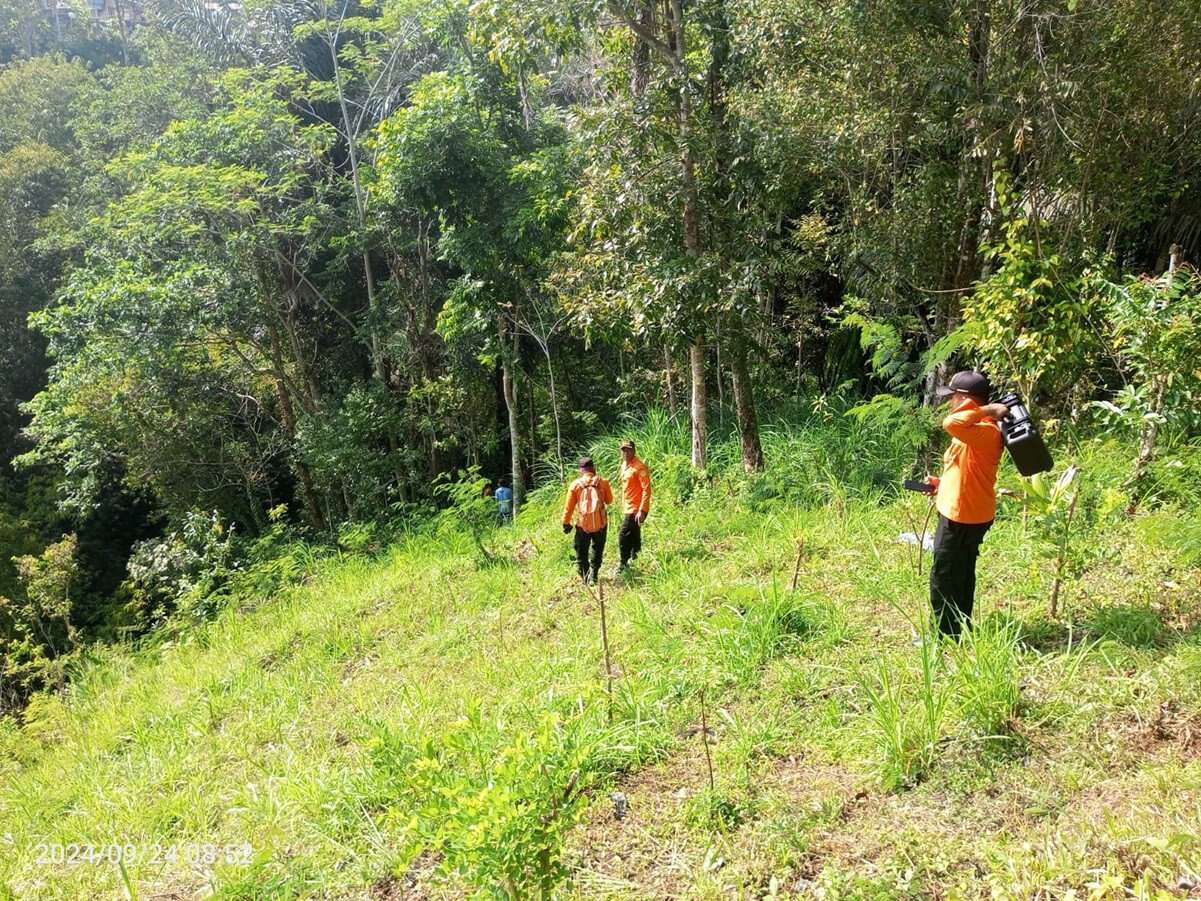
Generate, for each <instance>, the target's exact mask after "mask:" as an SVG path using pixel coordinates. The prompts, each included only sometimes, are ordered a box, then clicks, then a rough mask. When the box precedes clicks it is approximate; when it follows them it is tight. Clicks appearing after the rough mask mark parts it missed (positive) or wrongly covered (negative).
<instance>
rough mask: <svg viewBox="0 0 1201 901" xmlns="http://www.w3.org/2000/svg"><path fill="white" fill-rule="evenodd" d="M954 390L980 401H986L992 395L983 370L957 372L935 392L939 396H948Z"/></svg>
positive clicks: (990, 386)
mask: <svg viewBox="0 0 1201 901" xmlns="http://www.w3.org/2000/svg"><path fill="white" fill-rule="evenodd" d="M956 391H962V392H963V393H964V394H970V395H971V396H972V397H974V398H976V399H977V400H980V401H987V400H988V398H989V397H990V396H991V395H992V384H991V383H990V382H989V381H988V376H986V375H985V374H984V373H983V372H972V371H971V370H970V369H965V370H964V371H963V372H957V373H955V374H954V375H953V376H951V381H950V382H949V383H947V384H946V385H945V386H944V387H942V388H939V389H938V391H936V392H935V393H936V394H937V395H938V396H939V397H950V396H951V395H952V394H954V393H955V392H956Z"/></svg>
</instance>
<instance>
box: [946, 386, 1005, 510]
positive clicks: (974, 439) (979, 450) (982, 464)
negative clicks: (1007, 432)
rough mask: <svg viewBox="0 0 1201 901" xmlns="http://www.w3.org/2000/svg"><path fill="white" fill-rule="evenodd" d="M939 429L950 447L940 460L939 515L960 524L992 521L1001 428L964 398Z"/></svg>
mask: <svg viewBox="0 0 1201 901" xmlns="http://www.w3.org/2000/svg"><path fill="white" fill-rule="evenodd" d="M942 427H943V429H944V430H946V431H947V432H948V433H949V434H950V436H951V446H950V447H948V448H947V452H946V453H945V454H943V458H942V477H941V478H940V479H939V480H938V483H937V484H938V512H939V513H941V514H942V515H943V516H945V517H946V518H947V519H950V520H953V521H954V522H961V523H985V522H992V521H993V520H994V519H995V518H996V516H997V467H998V466H1000V464H1001V452H1002V448H1003V442H1002V440H1001V427H1000V425H998V424H997V421H996V420H995V419H993V418H992V417H991V416H987V415H985V413H984V411H983V410H981V409H980V404H978V403H977V402H976V401H974V400H971V399H970V398H965V399H964V400H963V401H962V402H960V403H959V405H958V406H956V407H955V409H954V410H952V411H951V414H950V415H949V416H947V418H946V419H944V420H943V421H942Z"/></svg>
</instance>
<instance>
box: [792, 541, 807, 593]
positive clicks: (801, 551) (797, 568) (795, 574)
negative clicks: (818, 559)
mask: <svg viewBox="0 0 1201 901" xmlns="http://www.w3.org/2000/svg"><path fill="white" fill-rule="evenodd" d="M804 556H805V538H804V536H802V537H800V538H798V539H797V543H796V563H795V564H794V565H793V567H792V589H791V590H792V591H796V583H797V580H798V579H799V578H800V577H801V558H802V557H804Z"/></svg>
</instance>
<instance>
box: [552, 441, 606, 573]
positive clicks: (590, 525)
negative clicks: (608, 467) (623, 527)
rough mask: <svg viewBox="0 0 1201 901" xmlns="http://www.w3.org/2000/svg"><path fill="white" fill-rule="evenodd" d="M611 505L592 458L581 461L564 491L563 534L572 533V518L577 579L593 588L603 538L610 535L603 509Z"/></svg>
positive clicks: (604, 482)
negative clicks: (577, 474) (578, 575)
mask: <svg viewBox="0 0 1201 901" xmlns="http://www.w3.org/2000/svg"><path fill="white" fill-rule="evenodd" d="M611 503H613V489H612V488H611V487H610V486H609V483H608V481H607V480H605V479H602V478H601V477H600V476H598V475H597V474H596V465H595V464H594V463H593V462H592V458H591V457H581V458H580V477H579V478H578V479H576V480H575V481H574V482H572V483H571V485H570V487H569V488H568V489H567V503H566V504H564V506H563V534H564V535H566V534H568V533H570V532H571V524H572V518H573V516H574V518H575V561H576V568H577V569H579V571H580V578H581V579H583V580H584V581H585V582H591V584H593V585H595V584H596V580H597V579H598V578H599V577H600V568H601V561H602V560H603V559H604V556H605V538H606V536H607V535H608V534H609V513H608V510H607V509H606V508H607V507H608V506H609V504H611ZM589 552H591V555H590V554H589ZM590 556H591V559H589V557H590ZM590 571H591V578H589V573H590Z"/></svg>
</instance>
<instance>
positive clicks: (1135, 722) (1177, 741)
mask: <svg viewBox="0 0 1201 901" xmlns="http://www.w3.org/2000/svg"><path fill="white" fill-rule="evenodd" d="M1122 731H1123V732H1124V733H1125V734H1126V737H1127V741H1128V742H1129V743H1130V745H1131V746H1132V747H1133V748H1134V749H1135V750H1136V751H1139V752H1140V753H1143V754H1151V753H1154V752H1156V751H1159V750H1161V749H1164V748H1174V749H1175V750H1177V751H1179V752H1180V754H1181V755H1182V756H1184V757H1187V758H1195V757H1201V714H1197V713H1191V712H1188V711H1182V710H1181V709H1180V705H1179V704H1178V703H1177V702H1176V701H1174V700H1167V701H1164V702H1163V703H1161V704H1160V705H1159V707H1158V708H1157V709H1156V711H1155V713H1154V714H1153V715H1152V716H1151V717H1149V718H1146V717H1141V716H1139V715H1137V714H1134V715H1132V716H1131V717H1130V718H1129V719H1128V720H1126V721H1125V722H1124V723H1123V724H1122Z"/></svg>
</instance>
